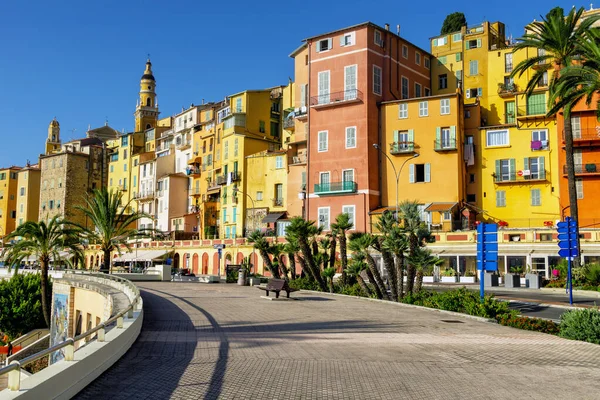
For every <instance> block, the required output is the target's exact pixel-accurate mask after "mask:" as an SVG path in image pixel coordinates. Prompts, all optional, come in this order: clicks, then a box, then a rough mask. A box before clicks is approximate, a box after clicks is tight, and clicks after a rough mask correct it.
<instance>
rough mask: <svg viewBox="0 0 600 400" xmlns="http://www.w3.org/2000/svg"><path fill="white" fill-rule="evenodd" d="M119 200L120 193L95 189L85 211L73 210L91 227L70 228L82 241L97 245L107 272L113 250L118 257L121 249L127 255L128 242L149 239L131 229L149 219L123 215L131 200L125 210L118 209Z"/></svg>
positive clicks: (133, 214)
mask: <svg viewBox="0 0 600 400" xmlns="http://www.w3.org/2000/svg"><path fill="white" fill-rule="evenodd" d="M122 198H123V193H122V192H120V191H113V190H111V191H108V190H107V189H106V188H102V189H99V190H98V189H96V190H94V191H93V192H92V195H91V196H90V197H89V198H87V199H85V202H86V206H85V207H81V206H78V207H77V209H78V210H79V211H81V212H82V213H83V214H84V215H85V216H86V217H87V219H88V220H89V221H90V222H91V223H92V225H93V227H85V226H81V225H76V224H74V226H76V227H78V228H79V229H80V232H81V236H82V238H83V239H84V240H87V241H88V242H89V243H95V244H98V245H100V249H101V250H102V253H103V255H104V265H105V266H109V268H110V266H111V264H112V263H111V258H110V255H111V253H112V251H113V250H117V252H118V253H119V254H121V253H122V252H121V247H122V246H123V247H125V248H126V249H127V251H131V245H130V244H129V242H130V240H131V239H132V238H140V237H148V236H149V232H146V231H139V230H138V229H136V227H135V226H136V223H137V221H139V220H140V219H142V218H149V216H148V215H146V214H144V213H140V212H134V213H131V214H127V213H126V212H125V211H126V210H127V209H129V207H130V205H131V202H132V200H130V201H129V202H128V203H127V204H125V206H121V200H122ZM119 210H120V211H119Z"/></svg>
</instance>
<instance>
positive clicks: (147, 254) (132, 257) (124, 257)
mask: <svg viewBox="0 0 600 400" xmlns="http://www.w3.org/2000/svg"><path fill="white" fill-rule="evenodd" d="M165 254H167V252H166V251H164V250H137V251H135V250H134V251H132V252H130V253H123V254H121V256H120V257H117V258H115V259H113V261H117V262H124V261H125V262H127V261H153V260H156V259H159V258H161V257H163V256H164V255H165Z"/></svg>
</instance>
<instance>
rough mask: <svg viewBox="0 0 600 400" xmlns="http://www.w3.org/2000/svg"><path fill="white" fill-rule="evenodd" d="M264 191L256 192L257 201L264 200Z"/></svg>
mask: <svg viewBox="0 0 600 400" xmlns="http://www.w3.org/2000/svg"><path fill="white" fill-rule="evenodd" d="M262 199H263V192H256V201H262Z"/></svg>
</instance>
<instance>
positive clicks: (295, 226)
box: [286, 217, 327, 291]
mask: <svg viewBox="0 0 600 400" xmlns="http://www.w3.org/2000/svg"><path fill="white" fill-rule="evenodd" d="M315 228H316V227H315V222H314V221H306V220H305V219H304V218H302V217H294V218H292V219H291V220H290V225H289V226H288V227H287V229H286V237H288V240H289V239H291V240H296V241H297V243H298V246H299V247H300V251H301V252H302V254H303V256H304V261H305V262H306V264H307V267H308V269H309V271H310V273H311V275H312V277H313V279H314V280H315V281H316V282H317V284H318V285H319V287H320V288H321V290H322V291H326V290H327V285H326V284H325V281H323V278H322V277H321V271H320V269H319V267H318V265H317V264H316V263H315V259H314V257H313V253H312V251H311V248H310V245H309V240H310V238H311V236H314V235H315V234H316V232H317V231H318V229H315Z"/></svg>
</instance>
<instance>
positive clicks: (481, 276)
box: [478, 222, 485, 303]
mask: <svg viewBox="0 0 600 400" xmlns="http://www.w3.org/2000/svg"><path fill="white" fill-rule="evenodd" d="M478 228H479V229H478V230H479V240H480V241H481V254H480V255H479V260H480V263H481V264H480V267H481V271H480V272H479V297H480V298H481V302H482V303H483V298H484V290H483V284H484V280H485V260H484V258H483V257H484V256H485V224H484V223H483V222H482V223H481V224H479V226H478Z"/></svg>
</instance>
